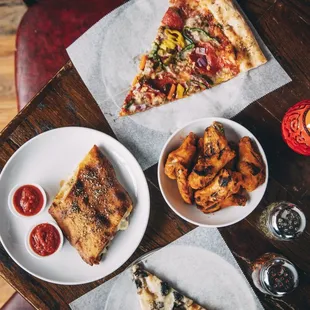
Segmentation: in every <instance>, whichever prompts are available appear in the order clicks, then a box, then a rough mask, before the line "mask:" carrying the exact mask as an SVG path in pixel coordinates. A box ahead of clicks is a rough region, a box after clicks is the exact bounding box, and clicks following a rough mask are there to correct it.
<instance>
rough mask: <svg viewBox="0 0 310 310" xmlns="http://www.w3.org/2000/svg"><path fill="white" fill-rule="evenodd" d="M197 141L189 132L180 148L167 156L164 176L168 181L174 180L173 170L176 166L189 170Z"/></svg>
mask: <svg viewBox="0 0 310 310" xmlns="http://www.w3.org/2000/svg"><path fill="white" fill-rule="evenodd" d="M197 140H198V137H197V136H196V135H195V134H194V133H193V132H190V133H189V135H188V136H187V137H186V138H185V139H184V141H183V143H182V144H181V146H180V147H179V148H178V149H176V150H174V151H173V152H171V153H170V154H169V155H168V159H167V161H166V165H165V174H166V175H167V176H168V177H169V178H170V179H173V180H175V179H176V171H175V168H176V165H177V164H181V165H182V166H183V167H184V168H186V169H189V168H190V166H191V165H192V163H193V160H194V158H195V155H196V150H197Z"/></svg>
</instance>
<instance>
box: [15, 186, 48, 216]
mask: <svg viewBox="0 0 310 310" xmlns="http://www.w3.org/2000/svg"><path fill="white" fill-rule="evenodd" d="M43 204H44V197H43V194H42V193H41V191H40V189H39V188H37V187H36V186H34V185H23V186H21V187H19V188H18V189H17V190H16V191H15V193H14V195H13V206H14V208H15V210H16V211H17V212H18V213H19V214H21V215H24V216H32V215H36V214H37V213H39V212H40V211H41V209H42V208H43Z"/></svg>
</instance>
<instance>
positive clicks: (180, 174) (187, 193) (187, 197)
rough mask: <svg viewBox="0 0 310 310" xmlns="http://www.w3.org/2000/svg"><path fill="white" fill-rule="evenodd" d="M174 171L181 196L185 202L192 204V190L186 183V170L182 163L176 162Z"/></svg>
mask: <svg viewBox="0 0 310 310" xmlns="http://www.w3.org/2000/svg"><path fill="white" fill-rule="evenodd" d="M175 171H176V176H177V184H178V189H179V192H180V194H181V197H182V198H183V200H184V201H185V202H186V203H188V204H192V203H193V202H194V192H193V190H192V188H191V187H190V186H189V185H188V180H187V177H188V170H187V169H186V168H184V167H183V166H182V165H180V164H178V165H177V167H176V169H175Z"/></svg>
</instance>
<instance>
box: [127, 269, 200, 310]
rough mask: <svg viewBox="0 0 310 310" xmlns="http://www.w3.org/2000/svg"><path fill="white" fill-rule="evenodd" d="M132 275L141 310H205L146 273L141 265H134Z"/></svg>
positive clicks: (165, 283)
mask: <svg viewBox="0 0 310 310" xmlns="http://www.w3.org/2000/svg"><path fill="white" fill-rule="evenodd" d="M132 273H133V279H134V281H135V284H136V287H137V293H138V296H139V301H140V305H141V309H142V310H156V309H165V310H174V309H182V310H206V308H203V307H201V306H199V305H198V304H197V303H195V302H194V301H193V300H191V299H189V298H188V297H186V296H184V295H183V294H181V293H179V292H178V291H176V290H175V289H174V288H172V287H171V286H170V285H169V284H168V283H167V282H165V281H162V280H160V279H159V278H158V277H156V276H155V275H153V274H151V273H150V272H148V271H146V270H145V269H144V268H143V266H142V265H141V264H137V265H134V266H133V267H132Z"/></svg>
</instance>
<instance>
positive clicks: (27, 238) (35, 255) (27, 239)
mask: <svg viewBox="0 0 310 310" xmlns="http://www.w3.org/2000/svg"><path fill="white" fill-rule="evenodd" d="M40 224H50V225H52V226H54V227H55V228H56V229H57V231H58V233H59V236H60V243H59V247H58V248H57V250H56V251H55V252H54V253H52V254H50V255H46V256H41V255H39V254H37V253H36V252H34V251H33V249H32V247H31V245H30V241H29V240H30V234H31V232H32V231H33V229H34V228H35V227H36V226H38V225H40ZM63 243H64V236H63V233H62V231H61V229H60V228H59V226H58V225H57V224H56V223H55V222H52V221H47V222H41V223H37V224H35V225H33V226H32V227H31V229H30V230H29V232H28V234H27V235H26V239H25V246H26V249H27V251H28V252H29V254H31V255H32V256H33V257H35V258H38V259H44V258H48V257H51V256H54V255H55V254H56V253H58V252H59V251H60V250H61V249H62V246H63Z"/></svg>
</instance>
